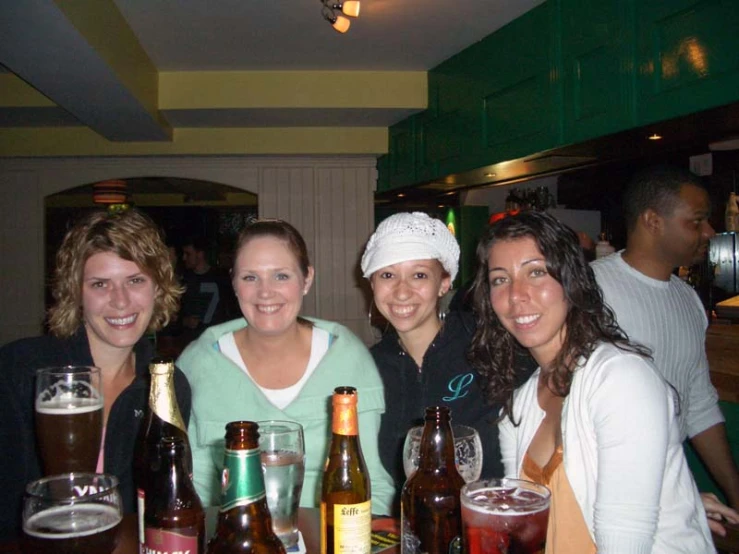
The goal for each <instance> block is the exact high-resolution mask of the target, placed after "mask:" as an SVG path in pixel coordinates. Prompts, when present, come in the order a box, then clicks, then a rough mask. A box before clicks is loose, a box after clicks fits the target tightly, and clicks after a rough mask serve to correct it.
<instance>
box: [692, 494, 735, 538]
mask: <svg viewBox="0 0 739 554" xmlns="http://www.w3.org/2000/svg"><path fill="white" fill-rule="evenodd" d="M701 500H702V501H703V507H704V508H705V509H706V515H707V516H708V527H709V528H710V529H711V531H712V532H714V533H716V534H717V535H719V536H721V537H725V536H726V529H725V528H724V526H723V525H722V524H721V522H722V521H724V519H725V520H726V521H728V522H729V523H733V524H739V512H737V511H736V510H734V509H732V508H729V507H728V506H727V505H726V504H723V503H722V502H721V501H720V500H719V499H718V498H717V497H716V495H715V494H713V493H710V492H702V493H701Z"/></svg>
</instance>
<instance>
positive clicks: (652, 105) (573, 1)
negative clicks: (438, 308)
mask: <svg viewBox="0 0 739 554" xmlns="http://www.w3.org/2000/svg"><path fill="white" fill-rule="evenodd" d="M737 29H739V1H737V0H699V1H696V0H598V1H593V0H547V1H546V2H544V3H543V4H541V5H539V6H538V7H536V8H534V9H533V10H531V11H529V12H527V13H526V14H524V15H522V16H521V17H519V18H518V19H516V20H514V21H512V22H511V23H509V24H508V25H506V26H505V27H503V28H501V29H500V30H498V31H497V32H495V33H493V34H492V35H489V36H488V37H486V38H485V39H483V40H482V41H480V42H478V43H476V44H474V45H472V46H470V47H469V48H467V49H465V50H463V51H462V52H460V53H459V54H457V55H455V56H453V57H452V58H450V59H449V60H447V61H445V62H443V63H442V64H440V65H439V66H437V67H436V68H434V69H432V70H431V71H430V72H429V108H428V109H427V110H426V111H425V112H422V113H421V114H417V115H414V116H412V117H410V118H408V119H406V120H404V121H401V122H400V123H398V124H396V125H394V126H393V127H391V129H390V133H389V134H390V144H389V153H388V155H387V157H386V158H387V159H386V160H385V159H383V160H382V161H381V162H380V163H379V164H378V169H379V172H380V181H379V185H378V188H379V190H380V191H382V190H388V189H392V188H396V187H405V186H410V185H413V184H418V183H422V182H427V181H430V180H433V179H438V178H442V177H445V176H446V175H449V174H452V173H461V172H464V171H469V170H473V169H477V168H479V167H483V166H485V165H490V164H494V163H497V162H501V161H506V160H512V159H517V158H522V157H525V156H528V155H531V154H535V153H538V152H543V151H545V150H549V149H552V148H557V147H561V146H565V145H568V144H575V143H579V142H583V141H585V140H589V139H593V138H597V137H600V136H605V135H609V134H612V133H616V132H618V131H623V130H626V129H630V128H634V127H637V126H641V125H645V124H648V123H652V122H656V121H663V120H666V119H670V118H673V117H678V116H682V115H686V114H689V113H693V112H697V111H701V110H705V109H709V108H713V107H717V106H721V105H724V104H729V103H732V102H736V101H739V32H738V31H737Z"/></svg>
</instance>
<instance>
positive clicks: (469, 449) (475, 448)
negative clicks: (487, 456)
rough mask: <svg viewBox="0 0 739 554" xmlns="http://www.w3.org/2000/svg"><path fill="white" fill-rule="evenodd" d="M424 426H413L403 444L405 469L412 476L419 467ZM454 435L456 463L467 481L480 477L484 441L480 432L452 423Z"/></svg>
mask: <svg viewBox="0 0 739 554" xmlns="http://www.w3.org/2000/svg"><path fill="white" fill-rule="evenodd" d="M421 435H423V427H422V426H419V427H411V428H410V429H409V430H408V433H407V434H406V437H405V443H404V445H403V471H404V472H405V476H406V477H407V478H410V476H411V475H413V474H414V473H415V472H416V470H417V469H418V457H419V450H420V448H421ZM452 435H454V463H455V464H456V466H457V471H459V474H460V475H461V476H462V479H464V482H465V483H470V482H472V481H475V480H477V479H479V478H480V474H481V473H482V443H481V442H480V434H479V433H478V432H477V430H476V429H475V428H474V427H469V426H467V425H452Z"/></svg>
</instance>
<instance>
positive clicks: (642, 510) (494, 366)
mask: <svg viewBox="0 0 739 554" xmlns="http://www.w3.org/2000/svg"><path fill="white" fill-rule="evenodd" d="M477 256H478V262H479V264H480V265H479V269H478V272H477V276H476V279H475V285H474V304H475V311H476V314H477V331H476V333H475V337H474V339H473V343H472V356H473V360H474V363H475V365H476V366H477V367H479V369H480V372H481V374H482V376H483V379H484V381H485V389H486V391H487V393H488V394H489V395H490V397H491V398H492V399H493V400H494V401H496V402H500V403H503V405H504V409H503V412H502V419H501V422H500V424H499V426H500V442H501V451H502V454H503V464H504V466H505V474H506V476H508V477H515V478H523V479H528V480H531V481H535V482H538V483H540V484H543V485H546V486H548V487H549V488H550V490H551V492H552V497H551V508H550V515H549V527H548V533H547V542H546V552H547V553H550V554H560V553H567V554H570V553H572V552H577V553H579V554H586V553H595V552H596V551H597V552H598V553H599V554H609V553H618V554H628V553H641V552H653V553H665V554H667V553H670V554H674V553H676V552H685V553H688V552H689V553H691V554H698V553H708V552H714V547H713V543H712V540H711V535H710V531H709V528H708V524H707V520H706V514H705V512H704V510H703V506H702V504H701V501H700V496H699V493H698V490H697V489H696V486H695V483H694V482H693V479H692V476H691V474H690V471H689V469H688V466H687V461H686V459H685V456H684V453H683V451H682V443H681V440H680V439H681V437H680V430H679V426H678V423H677V420H676V419H675V412H676V410H677V402H676V399H675V397H674V395H673V392H672V389H671V388H670V386H669V385H668V384H667V383H666V382H665V381H664V379H663V378H662V377H661V375H660V374H659V372H658V371H657V370H656V369H655V368H654V366H653V364H652V363H651V362H650V361H649V357H648V355H649V353H648V350H647V349H646V348H644V347H642V346H639V345H637V344H634V343H631V342H629V340H628V339H627V337H626V335H625V334H624V333H623V331H621V329H619V327H618V326H617V325H616V323H615V320H614V317H613V313H612V312H611V311H610V310H609V309H608V307H607V306H606V305H605V304H604V303H603V298H602V296H601V293H600V290H599V288H598V285H597V284H596V282H595V278H594V276H593V272H592V270H591V269H590V266H589V265H588V263H587V261H586V260H585V257H584V254H583V250H582V248H581V247H580V245H579V243H578V238H577V236H576V234H575V233H574V231H572V230H571V229H569V228H568V227H566V226H565V225H564V224H562V223H560V222H559V221H558V220H556V219H555V218H554V217H552V216H551V215H549V214H546V213H543V212H521V213H519V214H518V215H515V216H511V217H507V218H505V219H503V220H501V221H499V222H498V223H496V224H495V225H494V226H493V227H491V229H490V230H489V231H488V232H487V234H486V235H485V236H484V237H483V238H482V239H481V240H480V243H479V245H478V249H477ZM519 348H526V349H527V350H528V351H529V352H530V353H531V355H532V356H533V357H534V358H535V359H536V361H537V362H538V364H539V369H538V370H537V371H536V372H535V373H534V374H533V375H532V376H531V378H530V379H529V380H528V381H527V382H526V384H524V385H523V386H522V387H520V388H518V389H516V379H517V369H516V367H515V364H514V363H513V360H514V354H515V352H516V350H517V349H519Z"/></svg>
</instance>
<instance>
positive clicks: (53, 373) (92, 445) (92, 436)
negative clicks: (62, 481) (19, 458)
mask: <svg viewBox="0 0 739 554" xmlns="http://www.w3.org/2000/svg"><path fill="white" fill-rule="evenodd" d="M102 434H103V393H102V387H101V382H100V370H99V369H98V368H96V367H87V366H66V367H50V368H44V369H39V370H37V371H36V440H37V442H38V447H39V452H40V454H41V460H42V462H43V465H44V474H45V475H56V474H59V473H68V472H72V471H83V472H93V473H94V472H95V470H96V467H97V461H98V454H99V453H100V441H101V439H102Z"/></svg>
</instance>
